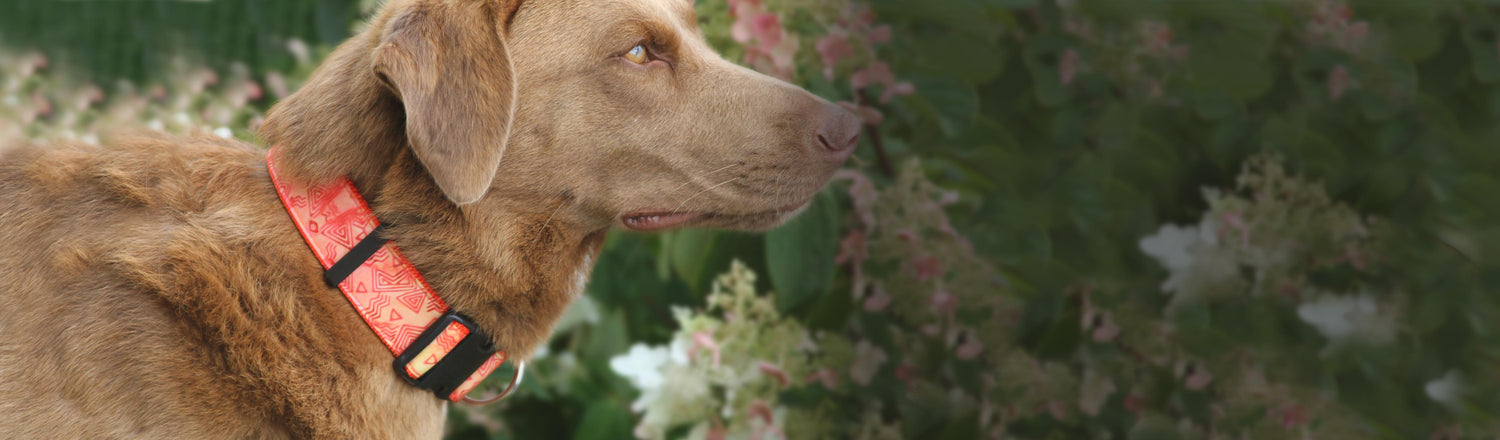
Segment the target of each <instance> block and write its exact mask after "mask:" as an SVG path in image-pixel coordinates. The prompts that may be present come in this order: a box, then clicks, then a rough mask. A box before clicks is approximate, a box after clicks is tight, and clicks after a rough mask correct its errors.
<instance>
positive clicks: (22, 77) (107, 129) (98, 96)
mask: <svg viewBox="0 0 1500 440" xmlns="http://www.w3.org/2000/svg"><path fill="white" fill-rule="evenodd" d="M287 50H288V51H289V52H290V53H292V54H293V55H295V56H297V57H298V58H299V59H300V60H302V62H303V65H304V67H305V68H304V69H303V70H307V69H310V68H311V64H310V62H311V60H310V58H311V57H310V55H309V54H308V53H307V52H308V48H307V46H306V45H305V44H303V43H301V42H299V41H289V42H288V45H287ZM0 69H3V72H0V78H3V79H0V101H3V102H4V103H5V105H4V106H0V138H3V139H15V138H27V139H33V140H72V141H81V142H87V143H98V142H99V136H101V135H107V134H109V133H111V132H112V131H114V130H121V129H125V130H128V129H131V128H132V127H140V126H143V125H144V126H145V127H146V128H150V129H153V130H164V131H170V132H177V133H185V132H192V131H201V132H211V133H214V134H216V135H219V136H222V137H226V138H228V137H233V136H235V135H236V134H240V135H244V134H248V133H251V132H253V131H254V130H255V128H256V127H257V126H259V124H260V121H261V118H260V113H261V111H262V110H263V106H265V105H268V104H270V103H271V102H272V101H273V100H274V99H279V98H283V97H285V96H286V95H287V94H288V93H290V91H291V90H294V89H295V88H296V86H297V84H299V83H300V79H294V78H292V77H290V76H288V75H287V74H283V73H280V72H268V73H265V74H264V75H263V76H262V78H261V80H260V81H258V80H257V79H256V78H255V75H253V74H252V73H251V72H250V69H249V68H247V67H246V66H244V65H243V64H234V65H231V66H230V67H229V68H228V69H227V70H226V71H224V72H219V71H215V70H212V69H209V68H206V67H202V66H199V65H195V64H193V63H191V62H189V61H187V60H186V59H185V58H177V59H176V60H175V61H174V62H173V63H172V65H170V66H166V67H165V68H164V69H163V70H164V71H165V72H167V74H166V75H165V80H163V81H161V82H160V83H158V84H135V83H132V82H129V81H124V80H120V81H116V82H114V83H113V85H112V86H109V87H105V86H101V85H99V84H94V83H89V82H84V81H78V80H74V79H72V78H75V77H76V76H74V75H72V74H71V73H70V72H67V71H66V70H67V69H66V67H60V66H56V65H54V63H52V62H51V60H50V59H49V58H48V57H47V56H46V55H44V54H41V53H37V52H25V53H5V52H0ZM262 81H263V82H262Z"/></svg>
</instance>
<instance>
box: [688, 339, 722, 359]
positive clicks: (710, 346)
mask: <svg viewBox="0 0 1500 440" xmlns="http://www.w3.org/2000/svg"><path fill="white" fill-rule="evenodd" d="M699 348H703V349H707V350H708V351H709V352H710V353H712V356H713V363H712V364H711V365H713V366H714V368H718V367H719V344H718V343H717V342H714V338H713V336H711V335H709V334H708V333H706V332H697V333H693V347H692V348H689V349H688V357H689V358H691V357H693V356H695V355H697V353H698V349H699Z"/></svg>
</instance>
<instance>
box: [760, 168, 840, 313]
mask: <svg viewBox="0 0 1500 440" xmlns="http://www.w3.org/2000/svg"><path fill="white" fill-rule="evenodd" d="M838 247H839V212H838V202H837V200H836V199H835V198H834V196H833V193H831V192H829V191H823V192H821V193H818V196H817V197H815V198H814V199H813V202H812V206H810V207H808V208H807V211H806V212H803V213H802V214H801V215H798V216H797V217H796V218H794V219H792V220H791V221H789V222H787V223H786V224H785V225H782V226H781V227H779V228H776V229H775V230H772V231H771V232H770V233H767V234H766V257H767V259H766V266H767V269H769V270H770V276H771V284H772V285H773V286H775V289H776V305H777V306H778V307H779V308H781V310H782V311H783V312H785V311H790V310H794V309H797V308H799V307H801V306H802V305H803V304H805V303H807V302H809V301H812V300H813V299H815V298H817V297H818V296H819V295H823V294H824V293H826V292H827V291H828V286H829V284H831V283H833V276H834V273H835V272H834V271H835V269H836V267H835V266H834V264H833V259H834V257H835V256H836V255H837V254H838Z"/></svg>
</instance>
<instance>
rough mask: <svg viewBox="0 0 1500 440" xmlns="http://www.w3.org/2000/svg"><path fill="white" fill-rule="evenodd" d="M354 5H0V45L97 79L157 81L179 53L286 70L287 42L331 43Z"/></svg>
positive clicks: (353, 0)
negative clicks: (35, 51) (29, 50)
mask: <svg viewBox="0 0 1500 440" xmlns="http://www.w3.org/2000/svg"><path fill="white" fill-rule="evenodd" d="M359 6H360V5H359V0H312V1H302V0H212V1H183V0H130V1H92V0H80V1H53V0H8V1H4V2H0V43H4V44H7V45H9V46H11V47H24V48H32V49H39V50H42V51H44V52H46V53H47V54H49V55H51V56H53V57H54V58H58V60H57V61H60V62H64V63H68V64H71V65H74V66H77V67H78V68H77V69H76V71H75V73H76V74H80V75H84V76H87V77H89V78H90V79H95V80H100V81H105V80H113V79H118V78H125V79H130V80H134V81H147V80H153V79H161V77H160V73H161V72H160V71H161V69H162V66H166V65H168V64H169V62H171V61H172V60H171V59H170V57H173V56H182V55H187V56H189V57H192V58H194V59H195V61H200V62H203V63H206V64H208V66H210V67H213V68H215V69H220V70H222V69H224V68H226V67H227V66H228V65H229V64H230V63H233V62H240V63H245V64H248V65H250V66H254V67H256V70H257V71H264V70H268V69H274V70H287V69H290V68H292V67H293V66H294V65H295V62H296V60H294V59H293V57H292V56H291V55H290V54H289V53H288V52H287V50H286V45H287V42H288V40H289V39H298V40H301V41H303V42H305V43H307V44H314V45H316V44H328V45H333V44H338V43H339V42H342V41H343V40H344V38H347V37H348V35H349V29H350V27H349V26H350V24H351V23H352V22H353V21H354V20H357V19H358V18H359V13H360V8H359Z"/></svg>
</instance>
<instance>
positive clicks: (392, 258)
mask: <svg viewBox="0 0 1500 440" xmlns="http://www.w3.org/2000/svg"><path fill="white" fill-rule="evenodd" d="M266 170H267V171H268V172H269V173H270V175H271V182H272V183H273V184H275V185H276V194H277V195H278V196H280V197H281V204H282V206H284V207H286V211H287V213H288V214H290V215H291V218H292V221H293V222H294V223H295V224H296V225H297V231H299V232H301V233H302V238H303V239H304V240H305V241H306V242H307V245H308V247H310V248H312V251H313V254H314V255H315V256H316V257H317V258H318V262H320V263H322V265H323V268H324V269H325V270H327V272H326V276H325V278H326V279H327V281H329V284H330V285H333V284H337V285H338V287H339V290H340V291H342V292H343V293H344V297H345V298H347V299H348V300H349V304H351V305H353V306H354V310H355V311H357V312H359V316H360V317H361V318H364V321H365V324H368V325H369V326H370V330H373V331H374V332H375V336H378V337H379V338H380V341H381V342H383V343H385V346H386V347H387V348H390V349H391V353H392V354H395V355H396V361H395V362H394V364H393V367H394V368H395V370H396V374H397V375H398V376H401V377H402V378H403V379H405V380H406V381H407V382H410V383H412V384H414V385H417V386H418V387H421V388H423V389H427V390H431V391H432V392H433V393H434V394H436V395H437V396H438V397H439V398H442V399H445V400H448V401H452V402H458V401H461V400H462V401H464V402H467V403H489V402H493V401H496V400H499V399H500V398H501V397H504V396H505V395H506V394H509V393H510V392H511V391H512V390H514V389H515V387H516V384H517V383H518V382H519V381H520V380H521V375H522V373H523V371H524V368H525V364H524V363H521V364H518V365H517V370H516V376H515V378H513V379H511V383H510V387H509V388H507V389H506V390H505V391H504V392H503V393H501V394H500V395H499V396H497V397H495V398H492V399H487V400H486V401H483V402H481V401H475V400H472V399H469V398H468V397H466V396H467V394H468V393H469V391H470V390H473V389H474V387H475V386H477V385H479V382H480V381H482V380H484V378H485V377H486V376H489V374H490V373H491V372H493V371H495V368H496V367H499V366H500V364H501V363H503V362H505V359H506V355H505V353H504V352H501V351H496V350H495V349H494V347H493V346H492V345H491V344H490V342H489V339H488V337H486V336H484V334H483V332H482V331H481V330H480V329H479V328H478V327H477V326H475V325H474V324H473V322H472V321H469V320H468V319H466V318H464V317H463V315H460V314H457V313H455V312H454V311H452V310H451V309H449V308H448V304H447V303H444V302H443V299H442V298H439V297H438V295H437V292H436V291H434V290H433V289H432V286H429V285H428V284H427V281H426V280H424V279H423V278H422V274H421V273H419V272H417V269H416V267H414V266H412V264H411V262H409V261H407V260H406V257H405V256H403V255H402V254H401V251H400V249H397V248H396V244H395V243H393V242H390V241H388V240H386V239H383V238H381V237H380V235H381V234H380V229H378V228H380V221H379V220H376V219H375V214H374V212H373V211H371V210H370V207H369V205H367V204H366V203H365V200H364V198H363V197H360V195H359V191H358V190H357V189H355V188H354V183H353V182H350V181H349V179H348V178H347V177H340V178H339V179H338V180H336V181H333V182H327V183H323V184H317V185H307V184H303V183H302V182H295V181H292V180H288V179H283V178H281V176H279V172H278V170H277V166H276V149H275V148H272V149H271V151H269V152H268V153H267V154H266ZM344 260H348V261H344ZM356 264H357V265H356ZM434 323H437V325H434ZM469 335H475V336H477V337H475V338H468V337H467V336H469Z"/></svg>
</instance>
